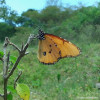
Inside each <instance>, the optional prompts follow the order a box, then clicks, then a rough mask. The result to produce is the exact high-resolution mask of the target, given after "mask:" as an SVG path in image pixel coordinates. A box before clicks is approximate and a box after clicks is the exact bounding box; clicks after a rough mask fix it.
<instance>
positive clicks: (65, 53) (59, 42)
mask: <svg viewBox="0 0 100 100" xmlns="http://www.w3.org/2000/svg"><path fill="white" fill-rule="evenodd" d="M45 36H46V37H47V38H50V39H51V40H52V41H53V42H54V43H55V45H56V46H57V47H58V48H59V49H60V51H61V57H62V58H63V57H75V56H78V55H79V54H80V50H79V48H78V47H77V46H76V45H74V44H72V43H71V42H69V41H67V40H64V39H62V38H60V37H58V36H55V35H52V34H46V35H45Z"/></svg>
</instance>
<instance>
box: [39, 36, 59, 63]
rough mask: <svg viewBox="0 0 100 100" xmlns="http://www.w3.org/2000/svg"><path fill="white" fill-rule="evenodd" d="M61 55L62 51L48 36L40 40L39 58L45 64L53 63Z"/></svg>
mask: <svg viewBox="0 0 100 100" xmlns="http://www.w3.org/2000/svg"><path fill="white" fill-rule="evenodd" d="M60 57H61V51H60V49H59V48H58V47H57V46H56V44H55V43H54V42H53V41H52V40H51V39H50V38H48V37H45V39H44V40H40V41H39V51H38V59H39V60H40V62H42V63H45V64H53V63H55V62H57V61H58V59H59V58H60Z"/></svg>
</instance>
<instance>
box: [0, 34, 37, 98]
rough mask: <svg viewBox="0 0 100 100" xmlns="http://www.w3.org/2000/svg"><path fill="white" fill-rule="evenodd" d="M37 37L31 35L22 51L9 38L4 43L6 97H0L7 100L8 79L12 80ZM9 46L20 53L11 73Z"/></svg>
mask: <svg viewBox="0 0 100 100" xmlns="http://www.w3.org/2000/svg"><path fill="white" fill-rule="evenodd" d="M36 37H37V36H34V35H30V36H29V38H28V40H27V42H26V44H25V45H24V44H22V46H21V49H19V48H18V47H17V46H16V45H15V44H14V43H12V42H10V40H9V38H8V37H6V38H5V41H4V45H3V47H4V57H3V78H4V95H2V94H0V96H3V97H4V100H7V82H8V79H9V78H10V76H11V75H12V74H13V72H14V71H15V69H16V67H17V65H18V63H19V62H20V60H21V58H22V57H23V56H25V55H26V54H28V52H26V50H27V48H28V46H29V44H30V43H31V42H32V40H33V39H35V38H36ZM8 45H12V46H13V47H14V48H16V50H17V51H18V52H19V56H18V58H17V60H16V62H15V64H14V65H13V67H12V69H11V71H10V72H9V73H7V72H8V69H9V57H10V52H8V54H7V46H8ZM21 74H22V72H20V74H19V75H18V77H17V79H16V80H15V82H14V87H15V85H16V82H17V81H18V79H19V77H20V76H21Z"/></svg>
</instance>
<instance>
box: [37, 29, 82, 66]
mask: <svg viewBox="0 0 100 100" xmlns="http://www.w3.org/2000/svg"><path fill="white" fill-rule="evenodd" d="M38 39H39V48H38V59H39V61H40V62H41V63H43V64H54V63H55V62H57V61H58V60H59V59H61V58H64V57H75V56H78V55H79V54H80V49H79V48H78V47H77V46H76V45H74V44H72V43H71V42H69V41H67V40H65V39H63V38H60V37H58V36H55V35H52V34H48V33H44V32H43V31H42V30H40V29H39V35H38Z"/></svg>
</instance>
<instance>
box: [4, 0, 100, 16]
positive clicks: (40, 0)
mask: <svg viewBox="0 0 100 100" xmlns="http://www.w3.org/2000/svg"><path fill="white" fill-rule="evenodd" d="M60 1H61V2H62V4H63V5H64V6H66V5H78V4H79V2H81V3H82V4H84V5H85V6H91V5H96V4H97V2H100V0H60ZM6 4H7V5H8V6H10V7H11V9H12V10H15V11H17V13H18V14H21V13H22V12H23V11H27V10H28V9H36V10H42V9H43V8H45V6H46V0H6Z"/></svg>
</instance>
